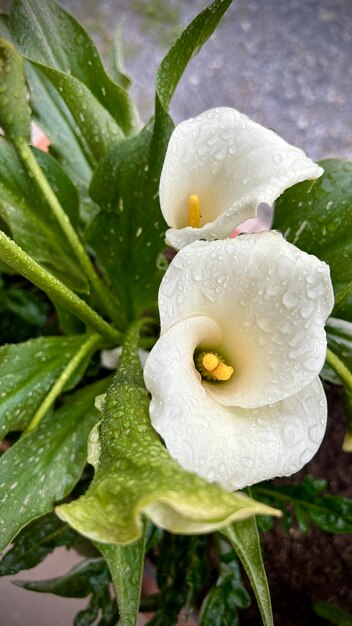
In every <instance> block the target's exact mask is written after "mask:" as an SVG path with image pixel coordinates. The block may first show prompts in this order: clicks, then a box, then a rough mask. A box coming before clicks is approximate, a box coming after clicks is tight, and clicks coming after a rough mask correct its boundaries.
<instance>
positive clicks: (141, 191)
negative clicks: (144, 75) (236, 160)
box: [87, 121, 172, 317]
mask: <svg viewBox="0 0 352 626" xmlns="http://www.w3.org/2000/svg"><path fill="white" fill-rule="evenodd" d="M171 130H172V127H171V126H170V123H169V121H167V122H166V124H165V126H161V125H159V127H158V129H157V131H154V123H153V122H151V123H150V124H149V125H148V126H146V127H145V128H144V129H143V131H142V132H141V133H140V134H139V135H138V136H137V137H134V138H133V139H128V140H126V141H124V142H123V143H122V144H120V145H119V147H118V148H116V150H114V151H113V152H112V153H111V154H110V155H109V156H108V157H106V158H105V159H103V160H102V162H101V163H100V165H99V166H98V168H97V170H96V171H95V174H94V176H93V179H92V184H91V187H90V192H91V195H92V198H93V200H94V201H95V202H97V204H99V205H100V207H101V208H102V210H101V212H100V213H99V214H98V215H97V216H96V218H95V219H94V221H93V222H92V224H91V226H90V228H89V229H88V233H87V240H88V242H89V244H90V245H91V247H92V248H93V250H94V251H95V252H96V254H97V257H98V260H99V263H100V265H101V266H102V269H103V270H104V273H105V274H106V275H107V277H108V279H109V280H110V282H111V287H112V289H113V291H114V292H115V293H116V295H118V297H119V299H120V300H121V301H122V302H123V304H124V308H125V310H127V311H129V314H130V316H131V317H138V316H139V315H140V313H141V312H142V311H143V310H145V309H146V308H147V307H149V306H150V305H152V304H153V303H154V302H155V301H156V299H157V292H158V287H159V284H160V280H161V278H162V276H163V273H164V270H165V269H166V263H165V259H164V265H163V266H161V265H160V261H159V256H160V254H161V252H162V251H163V250H164V249H165V243H164V233H165V222H164V220H163V218H162V216H161V214H160V209H159V200H158V188H159V178H160V173H161V168H162V164H163V160H164V154H165V151H166V148H167V144H168V141H169V137H170V134H171ZM126 267H128V270H129V271H128V275H127V273H126Z"/></svg>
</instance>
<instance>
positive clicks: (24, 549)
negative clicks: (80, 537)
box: [0, 515, 77, 576]
mask: <svg viewBox="0 0 352 626" xmlns="http://www.w3.org/2000/svg"><path fill="white" fill-rule="evenodd" d="M75 541H77V534H76V533H75V532H74V530H72V528H70V527H69V526H68V525H67V524H63V523H62V522H61V521H60V520H59V519H58V518H57V517H56V516H55V515H45V516H44V517H41V518H39V519H38V520H35V521H34V522H33V523H32V524H29V526H27V527H26V528H24V529H23V530H22V532H21V533H20V534H19V535H18V536H17V537H16V540H15V542H14V545H13V547H12V548H11V550H9V551H8V552H6V554H5V555H4V556H3V557H2V559H1V561H0V576H9V575H13V574H17V572H20V571H21V570H24V569H30V568H32V567H35V566H36V565H38V563H40V562H41V561H42V560H43V559H44V558H45V557H46V556H47V555H48V554H50V553H51V552H52V551H53V550H55V548H57V547H58V546H65V548H71V547H72V546H73V544H74V543H75Z"/></svg>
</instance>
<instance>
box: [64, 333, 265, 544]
mask: <svg viewBox="0 0 352 626" xmlns="http://www.w3.org/2000/svg"><path fill="white" fill-rule="evenodd" d="M138 339H139V335H138V333H137V331H136V329H135V327H132V328H131V329H130V331H129V332H128V333H127V335H126V340H125V343H124V349H123V351H122V356H121V358H120V361H119V366H118V369H117V373H116V375H115V377H114V380H113V383H112V385H111V386H110V387H109V390H108V393H107V395H106V398H105V402H104V412H103V419H102V421H101V422H100V425H97V427H96V428H94V430H93V431H92V433H91V436H90V445H89V458H88V460H89V462H90V463H92V465H94V467H95V476H94V480H93V482H92V484H91V486H90V487H89V489H88V491H87V492H86V493H85V494H84V496H82V497H81V498H79V499H78V500H76V501H73V502H70V503H68V504H64V505H61V506H59V507H58V508H57V509H56V510H57V513H58V515H59V517H61V519H63V520H64V521H67V522H68V523H69V524H70V525H71V526H72V527H73V528H75V529H76V530H78V532H80V533H81V534H83V535H85V536H87V537H89V538H90V539H92V540H94V541H98V542H101V543H113V544H121V545H125V544H128V543H132V542H133V541H135V540H136V539H138V538H139V537H140V536H141V534H142V531H143V522H142V520H141V516H142V514H143V513H144V514H146V515H147V517H149V518H150V519H151V520H152V521H153V522H154V523H155V524H156V525H157V526H160V527H161V528H166V529H168V530H171V531H173V532H179V533H185V534H187V533H188V534H191V533H197V532H208V531H211V530H214V529H217V528H219V527H222V526H226V525H228V524H229V523H230V522H231V521H234V520H241V519H245V518H247V517H251V516H252V515H257V514H261V513H264V514H265V513H268V514H273V515H275V514H276V511H275V510H274V509H270V508H268V507H266V506H262V505H260V504H259V503H258V502H255V501H254V500H252V499H251V498H249V497H248V496H245V495H244V494H241V493H239V492H236V493H227V492H225V491H223V490H222V489H221V488H220V487H219V486H218V485H216V484H211V483H207V482H206V481H205V480H203V479H201V478H200V477H198V476H197V475H196V474H193V473H191V472H187V471H185V470H183V469H182V468H181V467H180V466H179V465H178V464H177V463H176V461H174V460H173V459H171V457H170V456H169V454H168V452H167V450H166V449H165V448H164V447H163V446H162V444H161V443H160V441H159V438H158V436H157V434H156V432H155V431H154V430H153V428H152V426H151V424H150V420H149V412H148V407H149V396H148V393H147V391H146V389H145V387H144V383H143V374H142V369H141V364H140V360H139V356H138Z"/></svg>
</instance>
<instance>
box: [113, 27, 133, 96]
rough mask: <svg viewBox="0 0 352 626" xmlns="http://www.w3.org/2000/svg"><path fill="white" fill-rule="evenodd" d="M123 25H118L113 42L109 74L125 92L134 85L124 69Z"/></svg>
mask: <svg viewBox="0 0 352 626" xmlns="http://www.w3.org/2000/svg"><path fill="white" fill-rule="evenodd" d="M122 25H123V22H122V20H121V22H120V23H119V24H118V25H117V28H116V29H115V33H114V39H113V42H112V58H111V61H110V64H109V74H110V76H111V77H112V78H113V79H114V81H115V83H117V85H120V86H121V87H122V88H123V89H125V91H127V90H128V89H129V88H130V87H131V84H132V81H131V79H130V77H129V76H127V74H126V72H125V67H124V54H123V45H122V31H123V29H122Z"/></svg>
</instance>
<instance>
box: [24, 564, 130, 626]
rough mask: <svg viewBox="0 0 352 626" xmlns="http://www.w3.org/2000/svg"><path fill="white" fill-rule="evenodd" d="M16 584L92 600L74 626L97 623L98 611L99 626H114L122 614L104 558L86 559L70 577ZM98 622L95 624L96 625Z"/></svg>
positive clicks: (74, 568)
mask: <svg viewBox="0 0 352 626" xmlns="http://www.w3.org/2000/svg"><path fill="white" fill-rule="evenodd" d="M15 584H16V585H18V586H19V587H22V588H23V589H28V590H29V591H37V592H39V593H53V594H55V595H57V596H61V597H64V598H85V597H87V596H91V597H90V601H89V604H88V606H87V608H86V609H83V611H80V612H79V613H78V614H77V615H76V617H75V619H74V622H73V623H74V626H89V625H90V624H93V622H95V620H96V618H97V616H98V613H99V611H101V616H102V619H101V620H100V621H99V623H98V626H115V625H116V623H117V621H118V618H119V615H118V611H117V606H116V601H115V599H114V598H111V596H110V593H109V587H110V584H111V577H110V573H109V569H108V567H107V564H106V562H105V561H104V559H102V558H96V559H87V560H85V561H82V562H81V563H79V564H78V565H76V566H75V567H73V568H72V569H71V570H70V571H69V572H68V573H67V574H64V575H63V576H59V577H57V578H51V579H49V580H38V581H15ZM95 623H96V622H95Z"/></svg>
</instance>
